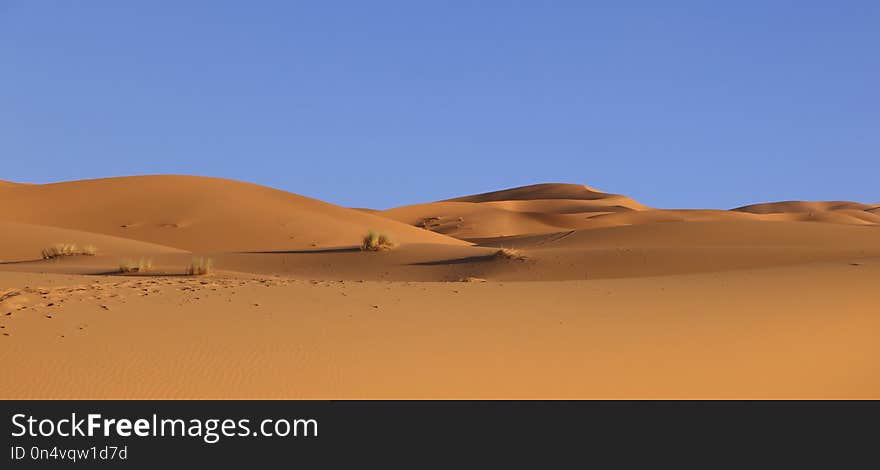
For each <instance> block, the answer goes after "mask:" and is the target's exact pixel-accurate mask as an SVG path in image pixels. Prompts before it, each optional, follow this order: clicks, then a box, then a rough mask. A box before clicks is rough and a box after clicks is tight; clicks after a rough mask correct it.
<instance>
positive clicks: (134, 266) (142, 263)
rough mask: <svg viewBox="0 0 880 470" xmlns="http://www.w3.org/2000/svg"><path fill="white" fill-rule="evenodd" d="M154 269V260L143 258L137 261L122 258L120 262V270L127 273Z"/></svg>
mask: <svg viewBox="0 0 880 470" xmlns="http://www.w3.org/2000/svg"><path fill="white" fill-rule="evenodd" d="M152 270H153V260H152V259H148V258H141V259H140V260H138V261H137V262H135V261H132V260H127V259H126V260H122V262H120V263H119V272H121V273H123V274H126V273H146V272H150V271H152Z"/></svg>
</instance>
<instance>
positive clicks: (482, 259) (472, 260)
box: [408, 253, 495, 266]
mask: <svg viewBox="0 0 880 470" xmlns="http://www.w3.org/2000/svg"><path fill="white" fill-rule="evenodd" d="M493 259H495V254H494V253H493V254H491V255H480V256H467V257H464V258H452V259H442V260H437V261H422V262H419V263H410V264H409V265H408V266H446V265H451V264H467V263H485V262H487V261H492V260H493Z"/></svg>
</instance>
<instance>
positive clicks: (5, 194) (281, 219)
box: [0, 176, 466, 252]
mask: <svg viewBox="0 0 880 470" xmlns="http://www.w3.org/2000/svg"><path fill="white" fill-rule="evenodd" d="M0 198H2V200H3V201H4V204H5V206H4V207H5V209H4V213H3V214H2V215H0V218H2V220H9V221H16V222H24V223H30V224H39V225H50V226H56V227H63V228H70V229H75V230H81V231H86V232H94V233H101V234H106V235H113V236H117V237H123V238H130V239H133V240H140V241H144V242H149V243H156V244H160V245H166V246H172V247H175V248H180V249H184V250H189V251H201V252H213V251H244V250H282V249H298V248H310V247H328V246H351V245H356V244H358V243H359V241H360V238H361V237H362V236H363V235H364V234H365V233H366V232H367V231H369V230H380V231H384V232H387V233H389V234H390V235H391V236H392V237H393V238H394V239H395V240H396V241H397V242H399V243H441V244H453V245H464V244H466V243H464V242H462V241H459V240H456V239H452V238H449V237H445V236H443V235H439V234H434V233H431V232H428V231H425V230H420V229H418V228H415V227H411V226H407V225H405V224H401V223H398V222H395V221H392V220H389V219H387V218H384V217H377V216H373V215H370V214H366V213H363V212H361V211H355V210H352V209H346V208H342V207H339V206H335V205H332V204H328V203H325V202H321V201H318V200H315V199H310V198H307V197H303V196H298V195H295V194H291V193H287V192H284V191H279V190H275V189H271V188H267V187H264V186H258V185H254V184H249V183H242V182H238V181H232V180H225V179H219V178H205V177H193V176H136V177H124V178H106V179H95V180H86V181H74V182H69V183H55V184H45V185H22V186H12V187H4V188H0Z"/></svg>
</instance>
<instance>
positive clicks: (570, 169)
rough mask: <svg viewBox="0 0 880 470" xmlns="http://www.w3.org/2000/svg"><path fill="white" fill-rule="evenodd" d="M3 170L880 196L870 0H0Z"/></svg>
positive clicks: (318, 191) (648, 192)
mask: <svg viewBox="0 0 880 470" xmlns="http://www.w3.org/2000/svg"><path fill="white" fill-rule="evenodd" d="M0 85H2V86H0V161H2V172H0V179H7V180H14V181H26V182H51V181H59V180H70V179H82V178H94V177H103V176H118V175H130V174H155V173H182V174H198V175H211V176H222V177H228V178H235V179H241V180H246V181H251V182H255V183H260V184H265V185H269V186H273V187H277V188H281V189H285V190H289V191H292V192H296V193H299V194H303V195H307V196H311V197H316V198H319V199H323V200H326V201H329V202H333V203H337V204H342V205H347V206H367V207H377V208H385V207H390V206H395V205H401V204H407V203H415V202H424V201H430V200H436V199H441V198H447V197H452V196H458V195H464V194H470V193H475V192H483V191H488V190H494V189H500V188H505V187H511V186H519V185H525V184H531V183H539V182H570V183H583V184H587V185H590V186H595V187H598V188H600V189H603V190H606V191H610V192H618V193H623V194H627V195H630V196H633V197H635V198H636V199H639V200H641V201H642V202H644V203H647V204H649V205H654V206H657V207H714V208H731V207H735V206H739V205H743V204H747V203H753V202H761V201H771V200H786V199H848V200H859V201H863V202H880V2H877V1H874V0H864V1H846V0H841V1H833V0H826V1H822V2H819V1H794V0H790V1H776V0H761V1H741V0H738V1H728V2H720V1H708V0H707V1H687V2H685V1H664V2H660V1H641V2H636V1H620V0H618V1H605V2H599V1H568V2H564V1H555V2H550V1H546V2H543V1H537V0H534V1H520V2H515V1H482V2H476V1H473V2H471V1H428V0H426V1H399V2H388V1H381V0H375V1H350V2H340V1H329V0H325V1H313V2H304V1H235V2H233V1H187V0H180V1H158V0H151V1H147V0H142V1H134V0H133V1H114V0H103V1H100V0H90V1H87V2H72V1H60V0H59V1H42V0H0Z"/></svg>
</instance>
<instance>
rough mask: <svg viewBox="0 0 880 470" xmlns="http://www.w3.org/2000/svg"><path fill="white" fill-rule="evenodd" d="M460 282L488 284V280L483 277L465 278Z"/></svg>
mask: <svg viewBox="0 0 880 470" xmlns="http://www.w3.org/2000/svg"><path fill="white" fill-rule="evenodd" d="M458 282H486V280H485V279H483V278H481V277H463V278H461V279H459V280H458Z"/></svg>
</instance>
